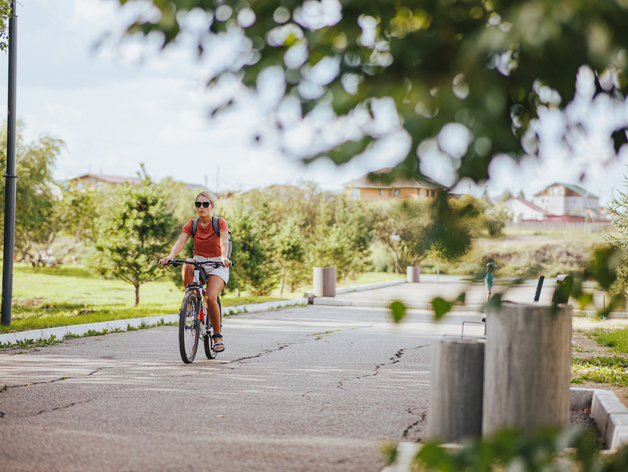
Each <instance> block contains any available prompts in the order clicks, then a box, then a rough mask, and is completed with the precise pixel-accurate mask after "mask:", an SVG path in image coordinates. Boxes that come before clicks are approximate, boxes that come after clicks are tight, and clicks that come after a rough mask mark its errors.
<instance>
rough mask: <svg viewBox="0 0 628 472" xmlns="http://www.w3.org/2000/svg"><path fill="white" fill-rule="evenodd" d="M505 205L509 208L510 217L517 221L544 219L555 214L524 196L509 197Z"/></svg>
mask: <svg viewBox="0 0 628 472" xmlns="http://www.w3.org/2000/svg"><path fill="white" fill-rule="evenodd" d="M503 205H504V206H505V207H506V208H508V214H509V215H510V219H512V221H514V222H515V223H519V222H521V221H542V220H545V219H546V218H548V217H550V216H553V215H552V214H551V213H549V212H547V211H545V210H543V209H542V208H539V207H538V206H536V205H535V204H534V203H532V202H529V201H527V200H525V199H523V198H509V199H508V200H506V201H505V202H504V203H503Z"/></svg>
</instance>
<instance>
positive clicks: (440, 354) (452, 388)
mask: <svg viewBox="0 0 628 472" xmlns="http://www.w3.org/2000/svg"><path fill="white" fill-rule="evenodd" d="M483 373H484V340H481V339H468V338H467V339H465V338H445V339H440V340H437V341H436V342H435V343H434V344H433V345H432V373H431V382H430V394H429V407H428V410H427V437H428V439H436V440H439V441H443V442H458V441H459V440H461V439H463V438H468V437H480V436H481V435H482V388H483V382H484V375H483Z"/></svg>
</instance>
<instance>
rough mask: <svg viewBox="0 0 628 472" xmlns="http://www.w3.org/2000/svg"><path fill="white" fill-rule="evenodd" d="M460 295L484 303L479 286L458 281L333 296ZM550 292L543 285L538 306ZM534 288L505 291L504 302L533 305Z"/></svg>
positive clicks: (550, 285)
mask: <svg viewBox="0 0 628 472" xmlns="http://www.w3.org/2000/svg"><path fill="white" fill-rule="evenodd" d="M506 288H507V286H505V285H494V286H493V294H495V293H503V292H504V291H505V290H506ZM462 292H466V294H467V295H466V300H465V303H466V304H469V305H473V304H483V303H484V302H485V301H486V290H485V288H484V285H482V284H469V283H465V282H462V281H455V280H450V281H448V282H446V283H438V282H435V281H426V282H420V283H418V284H403V285H396V286H393V287H386V288H381V289H378V290H369V291H367V292H352V293H345V294H341V295H337V296H336V298H337V299H339V300H401V301H408V302H419V303H429V302H431V301H432V299H434V298H435V297H442V298H444V299H446V300H454V299H455V298H457V297H458V295H460V294H461V293H462ZM553 292H554V281H550V282H547V281H546V282H545V284H544V287H543V289H542V290H541V298H540V300H539V303H542V304H550V303H551V301H552V294H553ZM535 293H536V285H534V284H525V285H518V286H516V287H513V288H511V289H509V290H508V291H507V293H506V294H505V295H504V299H505V300H510V301H513V302H519V303H533V302H534V294H535Z"/></svg>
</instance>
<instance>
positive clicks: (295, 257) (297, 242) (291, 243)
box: [275, 217, 305, 296]
mask: <svg viewBox="0 0 628 472" xmlns="http://www.w3.org/2000/svg"><path fill="white" fill-rule="evenodd" d="M275 247H276V248H277V258H278V259H279V263H280V265H281V286H280V290H279V295H280V296H282V295H283V289H284V284H285V280H286V271H287V272H288V277H289V278H290V279H291V288H292V290H291V291H293V292H294V288H295V285H296V283H297V279H298V274H299V268H300V266H302V264H303V261H304V259H305V241H304V239H303V235H302V234H301V230H300V228H299V226H298V225H297V222H296V221H295V219H294V218H293V217H288V218H287V219H286V220H285V221H284V222H282V223H281V228H280V229H279V231H278V232H277V234H276V235H275Z"/></svg>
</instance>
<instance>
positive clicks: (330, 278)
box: [313, 267, 336, 297]
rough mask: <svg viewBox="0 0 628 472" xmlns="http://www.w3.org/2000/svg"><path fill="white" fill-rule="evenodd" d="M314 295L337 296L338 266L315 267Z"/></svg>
mask: <svg viewBox="0 0 628 472" xmlns="http://www.w3.org/2000/svg"><path fill="white" fill-rule="evenodd" d="M313 278H314V280H313V282H314V296H315V297H335V296H336V268H335V267H314V277H313Z"/></svg>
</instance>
